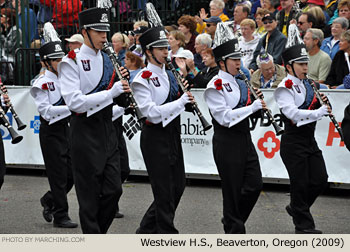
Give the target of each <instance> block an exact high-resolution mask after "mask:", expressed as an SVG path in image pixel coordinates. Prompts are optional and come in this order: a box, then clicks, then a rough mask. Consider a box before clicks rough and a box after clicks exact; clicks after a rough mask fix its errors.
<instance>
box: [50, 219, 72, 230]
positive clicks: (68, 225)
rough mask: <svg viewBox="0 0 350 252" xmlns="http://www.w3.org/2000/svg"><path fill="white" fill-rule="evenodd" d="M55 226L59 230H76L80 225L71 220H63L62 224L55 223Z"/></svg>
mask: <svg viewBox="0 0 350 252" xmlns="http://www.w3.org/2000/svg"><path fill="white" fill-rule="evenodd" d="M53 226H54V227H58V228H76V227H78V224H77V223H75V222H73V221H71V220H63V221H60V222H53Z"/></svg>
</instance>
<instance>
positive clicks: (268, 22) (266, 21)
mask: <svg viewBox="0 0 350 252" xmlns="http://www.w3.org/2000/svg"><path fill="white" fill-rule="evenodd" d="M272 23H273V20H265V21H264V24H272Z"/></svg>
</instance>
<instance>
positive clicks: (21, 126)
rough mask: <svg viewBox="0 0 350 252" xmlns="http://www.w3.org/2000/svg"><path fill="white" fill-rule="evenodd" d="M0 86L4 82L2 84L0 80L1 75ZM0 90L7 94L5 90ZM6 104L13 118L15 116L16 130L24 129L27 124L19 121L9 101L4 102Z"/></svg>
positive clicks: (2, 85)
mask: <svg viewBox="0 0 350 252" xmlns="http://www.w3.org/2000/svg"><path fill="white" fill-rule="evenodd" d="M0 86H1V87H4V84H3V83H2V81H1V77H0ZM1 92H2V93H3V94H4V95H7V96H8V93H7V91H6V92H3V91H2V90H1ZM6 106H8V107H9V109H10V111H11V113H12V116H13V118H15V120H16V123H17V129H18V130H22V129H24V128H25V127H27V125H25V124H24V123H23V122H22V121H21V119H20V118H19V117H18V114H17V113H16V111H15V109H14V108H13V105H12V103H11V102H6Z"/></svg>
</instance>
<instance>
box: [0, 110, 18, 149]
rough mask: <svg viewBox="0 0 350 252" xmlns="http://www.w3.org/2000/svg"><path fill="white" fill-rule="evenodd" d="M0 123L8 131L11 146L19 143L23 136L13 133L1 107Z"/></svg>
mask: <svg viewBox="0 0 350 252" xmlns="http://www.w3.org/2000/svg"><path fill="white" fill-rule="evenodd" d="M0 122H1V124H2V125H4V126H5V127H6V129H7V130H8V131H9V133H10V135H11V138H12V140H11V143H12V144H16V143H19V142H20V141H22V139H23V136H20V135H18V134H17V132H16V131H15V129H14V128H13V127H12V126H11V124H10V123H9V121H8V120H7V118H6V113H5V111H4V110H3V109H2V107H1V106H0Z"/></svg>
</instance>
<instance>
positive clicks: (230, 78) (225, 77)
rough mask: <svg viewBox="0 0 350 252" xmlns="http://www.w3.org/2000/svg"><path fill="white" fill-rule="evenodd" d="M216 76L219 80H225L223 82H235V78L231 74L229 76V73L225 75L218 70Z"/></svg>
mask: <svg viewBox="0 0 350 252" xmlns="http://www.w3.org/2000/svg"><path fill="white" fill-rule="evenodd" d="M218 75H219V77H220V78H222V79H225V80H227V81H229V82H231V81H234V80H235V77H234V76H232V74H229V73H227V72H225V71H222V70H221V69H220V70H219V73H218Z"/></svg>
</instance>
